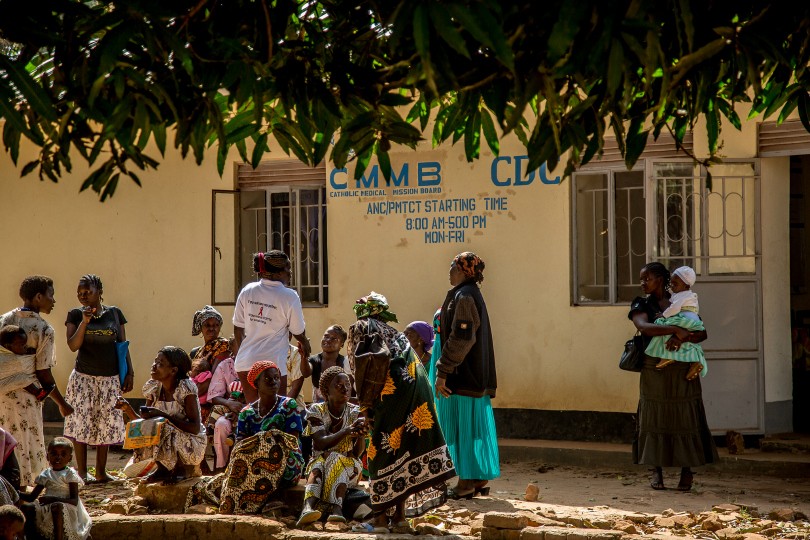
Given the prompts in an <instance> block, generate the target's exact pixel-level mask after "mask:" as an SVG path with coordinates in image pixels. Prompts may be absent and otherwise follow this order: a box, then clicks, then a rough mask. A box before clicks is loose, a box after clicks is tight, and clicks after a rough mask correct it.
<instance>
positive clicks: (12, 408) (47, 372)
mask: <svg viewBox="0 0 810 540" xmlns="http://www.w3.org/2000/svg"><path fill="white" fill-rule="evenodd" d="M20 298H22V300H23V307H21V308H16V309H13V310H12V311H9V312H8V313H6V314H4V315H2V316H0V328H2V327H4V326H6V325H9V324H13V325H15V326H19V327H20V328H22V329H23V330H25V333H26V335H27V336H28V343H27V345H28V347H29V348H31V350H32V351H33V354H34V358H33V362H32V363H31V365H30V369H31V372H33V373H36V376H37V379H38V380H39V383H40V384H41V385H43V386H46V385H54V389H53V391H52V392H51V395H50V397H51V399H52V400H53V401H54V402H55V403H56V404H57V406H58V407H59V412H60V413H61V414H62V416H68V415H70V414H72V413H73V407H71V406H70V405H69V404H68V403H67V402H66V401H65V399H64V398H63V397H62V394H61V393H60V392H59V388H57V387H56V386H55V383H54V380H53V374H52V373H51V368H52V367H54V366H55V365H56V359H55V358H54V332H53V327H52V326H51V325H50V324H48V322H47V321H46V320H45V319H43V318H42V316H41V315H40V314H41V313H45V314H47V313H50V312H51V311H52V310H53V307H54V305H55V304H56V300H55V299H54V290H53V280H52V279H51V278H49V277H46V276H29V277H27V278H25V279H24V280H23V282H22V284H20ZM0 426H3V428H5V429H6V430H8V431H9V432H10V433H11V434H12V435H13V436H14V438H15V439H16V440H17V459H18V460H19V464H20V485H22V486H32V485H34V481H35V480H36V478H37V475H39V473H40V472H42V471H44V470H45V469H46V468H47V466H48V465H47V462H46V461H45V437H44V431H43V427H42V402H39V401H37V399H36V398H35V397H34V396H33V395H31V394H29V393H28V392H26V391H25V390H22V389H21V390H12V391H11V392H8V393H6V394H2V395H0Z"/></svg>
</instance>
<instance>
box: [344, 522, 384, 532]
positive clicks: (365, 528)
mask: <svg viewBox="0 0 810 540" xmlns="http://www.w3.org/2000/svg"><path fill="white" fill-rule="evenodd" d="M352 532H356V533H372V534H388V533H390V532H391V531H389V530H388V529H387V528H386V527H375V526H374V525H372V524H371V523H368V522H366V521H364V522H363V523H358V524H357V525H352Z"/></svg>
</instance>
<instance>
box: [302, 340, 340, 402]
mask: <svg viewBox="0 0 810 540" xmlns="http://www.w3.org/2000/svg"><path fill="white" fill-rule="evenodd" d="M346 337H347V336H346V331H345V330H344V329H343V327H342V326H340V325H337V324H334V325H332V326H330V327H329V328H327V329H326V331H325V332H324V333H323V337H322V338H321V352H319V353H318V354H313V355H312V356H310V357H309V362H308V364H309V370H306V367H307V366H304V365H303V364H302V365H301V373H302V374H303V375H304V377H307V376H309V375H310V373H311V374H312V402H313V403H321V402H323V401H326V396H324V395H323V394H321V391H320V389H319V386H320V384H319V382H318V381H319V380H320V378H321V373H323V372H324V371H326V370H327V369H329V368H330V367H332V366H338V367H342V368H344V369H346V368H347V367H348V366H347V365H346V357H345V356H343V355H342V354H340V350H341V349H342V348H343V345H344V344H345V343H346ZM306 371H310V373H306ZM350 375H351V374H350Z"/></svg>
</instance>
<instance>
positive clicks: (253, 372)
mask: <svg viewBox="0 0 810 540" xmlns="http://www.w3.org/2000/svg"><path fill="white" fill-rule="evenodd" d="M270 368H276V369H278V366H277V365H276V364H275V363H274V362H271V361H270V360H259V361H258V362H256V363H255V364H253V367H252V368H250V371H248V376H247V380H248V384H249V385H250V386H252V387H253V388H256V379H257V378H258V376H259V375H260V374H261V373H262V372H263V371H267V370H268V369H270Z"/></svg>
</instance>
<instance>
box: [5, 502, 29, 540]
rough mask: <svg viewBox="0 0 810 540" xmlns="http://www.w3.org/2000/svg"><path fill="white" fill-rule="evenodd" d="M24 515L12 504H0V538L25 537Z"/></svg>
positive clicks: (8, 539)
mask: <svg viewBox="0 0 810 540" xmlns="http://www.w3.org/2000/svg"><path fill="white" fill-rule="evenodd" d="M23 529H25V516H23V513H22V512H21V511H20V509H19V508H17V507H16V506H14V505H12V504H6V505H3V506H0V540H17V538H25V537H24V536H23V534H22V532H23Z"/></svg>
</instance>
